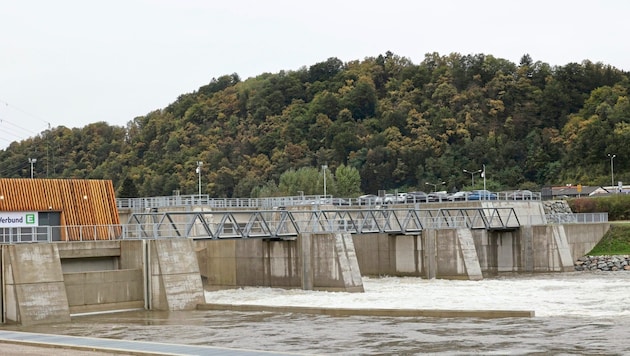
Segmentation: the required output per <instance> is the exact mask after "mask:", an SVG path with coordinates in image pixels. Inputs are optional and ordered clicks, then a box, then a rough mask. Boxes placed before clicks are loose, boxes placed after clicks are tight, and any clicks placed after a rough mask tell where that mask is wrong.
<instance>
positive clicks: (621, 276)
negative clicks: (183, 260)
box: [206, 271, 630, 317]
mask: <svg viewBox="0 0 630 356" xmlns="http://www.w3.org/2000/svg"><path fill="white" fill-rule="evenodd" d="M363 285H364V289H365V293H345V292H323V291H303V290H299V289H280V288H264V287H247V288H241V289H231V290H221V291H214V292H206V301H207V302H208V303H225V304H254V305H272V306H277V305H286V306H310V307H331V308H359V309H362V308H399V309H449V310H450V309H454V310H533V311H534V312H535V315H536V316H539V317H549V316H577V317H618V316H630V302H629V301H628V292H629V291H630V272H626V271H620V272H601V273H590V272H575V273H561V274H560V273H556V274H539V275H527V276H513V277H502V278H493V279H484V280H481V281H461V280H442V279H431V280H427V279H421V278H412V277H404V278H399V277H385V278H365V277H364V278H363Z"/></svg>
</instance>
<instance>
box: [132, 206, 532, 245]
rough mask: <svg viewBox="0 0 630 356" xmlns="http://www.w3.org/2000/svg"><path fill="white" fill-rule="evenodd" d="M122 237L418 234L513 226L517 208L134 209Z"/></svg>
mask: <svg viewBox="0 0 630 356" xmlns="http://www.w3.org/2000/svg"><path fill="white" fill-rule="evenodd" d="M125 226H126V229H125V230H126V231H125V235H126V236H125V237H124V238H172V237H189V238H196V239H234V238H279V239H294V238H296V237H297V235H298V234H300V233H320V232H347V233H352V234H367V233H390V234H418V233H420V232H422V230H425V229H445V228H468V229H486V230H503V231H509V230H515V229H518V228H519V227H520V222H519V220H518V218H517V216H516V214H515V212H514V209H513V208H448V209H444V208H441V209H387V208H384V209H330V210H247V211H245V210H243V211H237V210H233V211H196V212H161V213H159V212H153V213H134V214H132V215H131V217H130V218H129V221H128V223H127V225H125Z"/></svg>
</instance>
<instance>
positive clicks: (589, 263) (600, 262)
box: [575, 255, 630, 271]
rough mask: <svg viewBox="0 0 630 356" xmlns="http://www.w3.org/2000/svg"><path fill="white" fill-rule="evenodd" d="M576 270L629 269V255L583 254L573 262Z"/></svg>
mask: <svg viewBox="0 0 630 356" xmlns="http://www.w3.org/2000/svg"><path fill="white" fill-rule="evenodd" d="M575 270H576V271H630V255H614V256H584V257H580V258H579V259H578V260H577V261H576V262H575Z"/></svg>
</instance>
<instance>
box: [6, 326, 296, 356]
mask: <svg viewBox="0 0 630 356" xmlns="http://www.w3.org/2000/svg"><path fill="white" fill-rule="evenodd" d="M0 343H11V344H15V345H27V346H31V347H32V346H36V347H46V348H51V349H55V348H56V349H64V354H67V355H75V353H73V352H72V351H70V352H65V350H73V351H77V352H78V353H76V355H80V354H82V353H81V352H96V354H99V353H101V354H119V355H209V356H214V355H222V356H227V355H230V356H232V355H234V356H269V355H296V354H290V353H282V352H267V351H255V350H240V349H228V348H221V347H210V346H195V345H177V344H165V343H157V342H144V341H127V340H115V339H99V338H92V337H78V336H65V335H53V334H39V333H26V332H19V331H6V330H0ZM4 351H6V350H5V349H4V348H3V347H2V346H0V354H2V355H8V354H7V353H3V352H4Z"/></svg>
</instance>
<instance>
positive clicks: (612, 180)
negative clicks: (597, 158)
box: [608, 153, 617, 192]
mask: <svg viewBox="0 0 630 356" xmlns="http://www.w3.org/2000/svg"><path fill="white" fill-rule="evenodd" d="M608 157H610V187H611V188H612V189H614V190H615V192H617V189H615V166H614V164H613V160H614V159H615V157H617V155H611V154H610V153H609V154H608Z"/></svg>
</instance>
